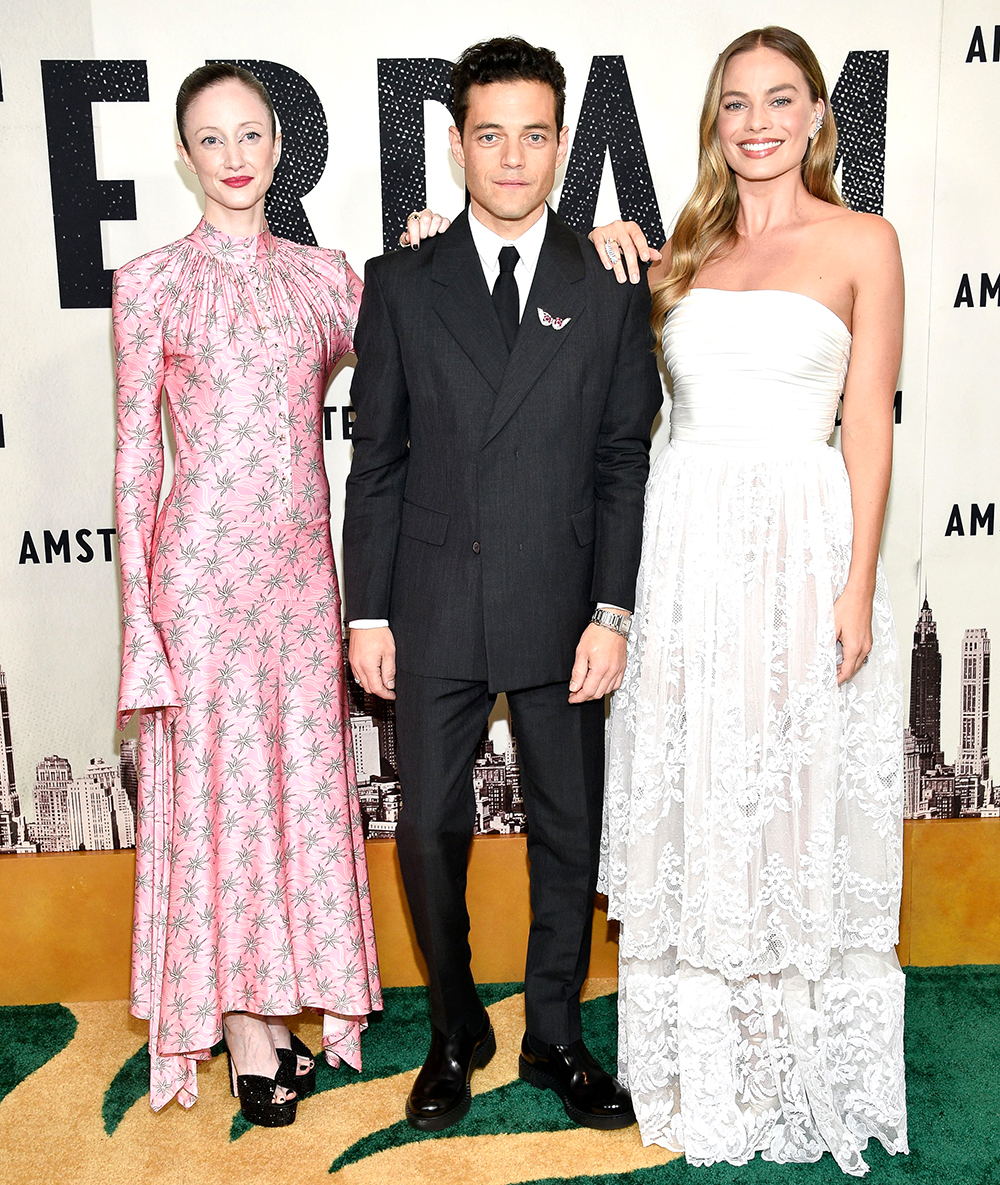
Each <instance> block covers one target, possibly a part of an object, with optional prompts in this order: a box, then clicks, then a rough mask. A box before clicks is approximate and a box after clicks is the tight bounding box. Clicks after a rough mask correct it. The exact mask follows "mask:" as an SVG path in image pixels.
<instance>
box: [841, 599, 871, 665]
mask: <svg viewBox="0 0 1000 1185" xmlns="http://www.w3.org/2000/svg"><path fill="white" fill-rule="evenodd" d="M833 624H834V626H835V628H836V630H837V641H838V642H839V643H840V645H841V648H842V649H843V661H842V662H841V664H840V666H839V667H838V668H837V683H838V684H840V683H846V682H847V680H848V679H853V678H854V676H855V675H856V674H857V673H858V671H860V670H861V668H862V667H863V666H864V665H865V663H866V662H867V661H868V655H869V653H870V652H871V648H872V595H871V594H866V593H856V592H854V590H853V589H851V588H850V587H848V588H845V589H844V591H843V592H842V593H841V594H840V596H839V597H838V598H837V600H836V601H835V602H834V605H833Z"/></svg>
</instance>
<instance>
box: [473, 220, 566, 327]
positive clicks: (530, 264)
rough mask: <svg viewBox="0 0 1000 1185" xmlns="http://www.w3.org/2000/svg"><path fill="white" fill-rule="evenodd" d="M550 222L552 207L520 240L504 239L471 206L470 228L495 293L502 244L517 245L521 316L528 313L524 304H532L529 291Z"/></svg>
mask: <svg viewBox="0 0 1000 1185" xmlns="http://www.w3.org/2000/svg"><path fill="white" fill-rule="evenodd" d="M548 221H549V208H548V206H543V207H542V216H541V218H539V220H538V221H537V222H536V223H534V225H532V226H530V227H529V228H528V229H527V230H526V231H525V232H524V234H523V235H521V237H520V238H519V239H502V238H501V237H500V236H499V235H498V234H497V233H496V231H492V230H490V229H489V227H487V226H483V224H482V223H481V222H480V221H479V219H478V218H477V217H476V216H475V214H473V212H472V207H471V206H470V207H469V230H471V231H472V241H473V243H475V245H476V251H477V253H478V255H479V262H480V263H481V264H482V265H483V275H484V276H485V277H486V287H487V288H488V289H489V290H490V293H492V292H493V285H494V284H495V283H496V282H497V277H498V276H499V275H500V250H501V248H502V247H516V248H517V254H518V256H519V258H518V261H517V267H515V268H514V279H515V281H516V282H517V297H518V301H519V305H520V311H519V315H518V319H519V320H520V318H522V317H523V316H524V306H525V305H526V304H527V303H528V293H529V292H530V291H531V282H532V280H534V278H535V268H536V267H538V257H539V255H541V253H542V243H544V242H545V227H546V225H547V224H548Z"/></svg>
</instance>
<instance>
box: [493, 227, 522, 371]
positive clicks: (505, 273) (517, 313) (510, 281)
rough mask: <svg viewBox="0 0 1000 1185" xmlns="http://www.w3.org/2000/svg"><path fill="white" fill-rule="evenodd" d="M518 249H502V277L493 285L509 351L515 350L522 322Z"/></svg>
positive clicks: (494, 297) (494, 298)
mask: <svg viewBox="0 0 1000 1185" xmlns="http://www.w3.org/2000/svg"><path fill="white" fill-rule="evenodd" d="M520 258H521V257H520V255H518V253H517V248H516V247H501V248H500V275H499V276H497V282H496V283H495V284H494V285H493V307H494V308H495V309H496V311H497V316H498V317H499V318H500V328H501V329H502V330H503V335H504V338H505V339H506V342H507V349H508V350H513V348H514V338H515V337H517V327H518V324H519V323H520V320H521V302H520V299H519V297H518V293H517V280H515V279H514V268H516V267H517V261H518V260H519V259H520Z"/></svg>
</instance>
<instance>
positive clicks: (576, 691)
mask: <svg viewBox="0 0 1000 1185" xmlns="http://www.w3.org/2000/svg"><path fill="white" fill-rule="evenodd" d="M625 654H626V641H625V639H624V638H623V637H622V636H621V634H616V633H615V631H614V630H609V629H606V628H605V627H604V626H603V625H594V624H593V623H591V624H590V625H588V626H587V628H586V629H585V630H584V631H583V634H582V636H581V637H580V642H579V645H578V646H577V648H576V661H575V662H574V663H573V673H572V674H571V675H570V677H569V691H570V696H569V702H570V703H571V704H582V703H585V702H586V701H587V700H592V699H603V698H604V697H605V696H606V695H607V694H608V692H609V691H617V690H618V688H619V687H620V686H621V682H622V676H623V675H624V674H625Z"/></svg>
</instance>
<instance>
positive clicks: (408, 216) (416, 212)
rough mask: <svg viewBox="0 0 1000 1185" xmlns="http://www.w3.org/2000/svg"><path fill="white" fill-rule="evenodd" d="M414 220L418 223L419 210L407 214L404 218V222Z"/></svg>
mask: <svg viewBox="0 0 1000 1185" xmlns="http://www.w3.org/2000/svg"><path fill="white" fill-rule="evenodd" d="M414 218H416V220H417V221H418V222H419V221H420V211H419V210H414V211H413V212H412V213H411V214H408V215H407V217H406V221H407V222H412V221H413V219H414Z"/></svg>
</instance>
